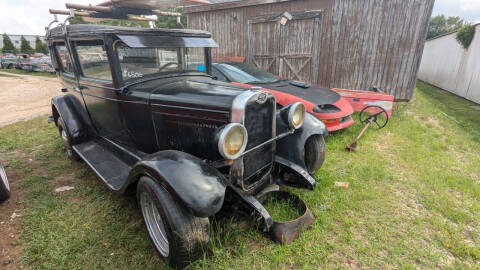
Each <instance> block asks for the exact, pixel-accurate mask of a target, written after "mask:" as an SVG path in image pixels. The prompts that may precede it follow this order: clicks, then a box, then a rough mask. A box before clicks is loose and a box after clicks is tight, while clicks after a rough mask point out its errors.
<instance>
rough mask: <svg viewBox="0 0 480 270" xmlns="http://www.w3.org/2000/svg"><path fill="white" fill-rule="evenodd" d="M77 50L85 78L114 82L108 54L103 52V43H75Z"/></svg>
mask: <svg viewBox="0 0 480 270" xmlns="http://www.w3.org/2000/svg"><path fill="white" fill-rule="evenodd" d="M75 49H76V50H77V54H78V59H79V60H80V66H81V67H82V71H83V76H84V77H87V78H93V79H100V80H106V81H111V80H112V73H111V71H110V64H109V63H108V56H107V52H106V51H104V50H103V41H101V40H95V41H79V42H75Z"/></svg>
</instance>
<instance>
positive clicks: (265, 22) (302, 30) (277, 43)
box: [247, 11, 322, 84]
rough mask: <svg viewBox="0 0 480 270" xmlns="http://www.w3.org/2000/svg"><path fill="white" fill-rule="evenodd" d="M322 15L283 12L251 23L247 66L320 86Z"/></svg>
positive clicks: (318, 12) (253, 20) (256, 18)
mask: <svg viewBox="0 0 480 270" xmlns="http://www.w3.org/2000/svg"><path fill="white" fill-rule="evenodd" d="M321 16H322V14H321V12H320V11H306V12H303V11H302V12H292V13H289V12H284V13H282V14H277V15H268V16H260V17H255V18H252V19H250V20H249V21H248V34H247V48H248V49H247V62H248V63H250V64H252V65H255V66H257V67H259V68H261V69H263V70H267V71H269V72H271V73H274V74H276V75H279V76H282V77H284V78H288V79H293V80H300V81H306V82H310V83H314V84H316V83H317V82H318V61H319V59H318V47H319V42H320V20H321Z"/></svg>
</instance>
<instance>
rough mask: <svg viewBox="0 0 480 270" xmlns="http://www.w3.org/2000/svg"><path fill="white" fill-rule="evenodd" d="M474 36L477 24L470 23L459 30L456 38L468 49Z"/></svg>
mask: <svg viewBox="0 0 480 270" xmlns="http://www.w3.org/2000/svg"><path fill="white" fill-rule="evenodd" d="M474 36H475V26H473V25H470V24H468V25H465V26H463V27H462V28H460V29H459V30H458V32H457V36H456V39H457V41H458V42H459V43H460V44H461V45H462V46H463V48H465V49H468V47H469V46H470V44H471V43H472V40H473V37H474Z"/></svg>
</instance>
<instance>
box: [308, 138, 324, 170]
mask: <svg viewBox="0 0 480 270" xmlns="http://www.w3.org/2000/svg"><path fill="white" fill-rule="evenodd" d="M325 151H326V148H325V140H324V139H323V136H321V135H315V136H311V137H310V138H308V140H307V142H306V143H305V165H306V166H307V170H308V173H310V174H315V172H316V171H317V170H318V169H320V167H322V164H323V162H324V161H325Z"/></svg>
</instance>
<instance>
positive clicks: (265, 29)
mask: <svg viewBox="0 0 480 270" xmlns="http://www.w3.org/2000/svg"><path fill="white" fill-rule="evenodd" d="M249 22H250V21H249ZM280 33H281V32H280V25H279V24H278V23H277V22H275V21H265V22H262V23H249V24H248V35H247V39H248V41H247V42H248V43H247V47H248V49H247V50H248V52H249V53H247V62H248V63H250V64H253V65H255V66H256V67H258V68H260V69H263V70H266V71H268V72H271V73H273V74H278V67H279V63H280V62H279V57H278V56H279V53H280V52H279V48H278V45H279V42H280ZM260 37H262V38H260Z"/></svg>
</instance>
